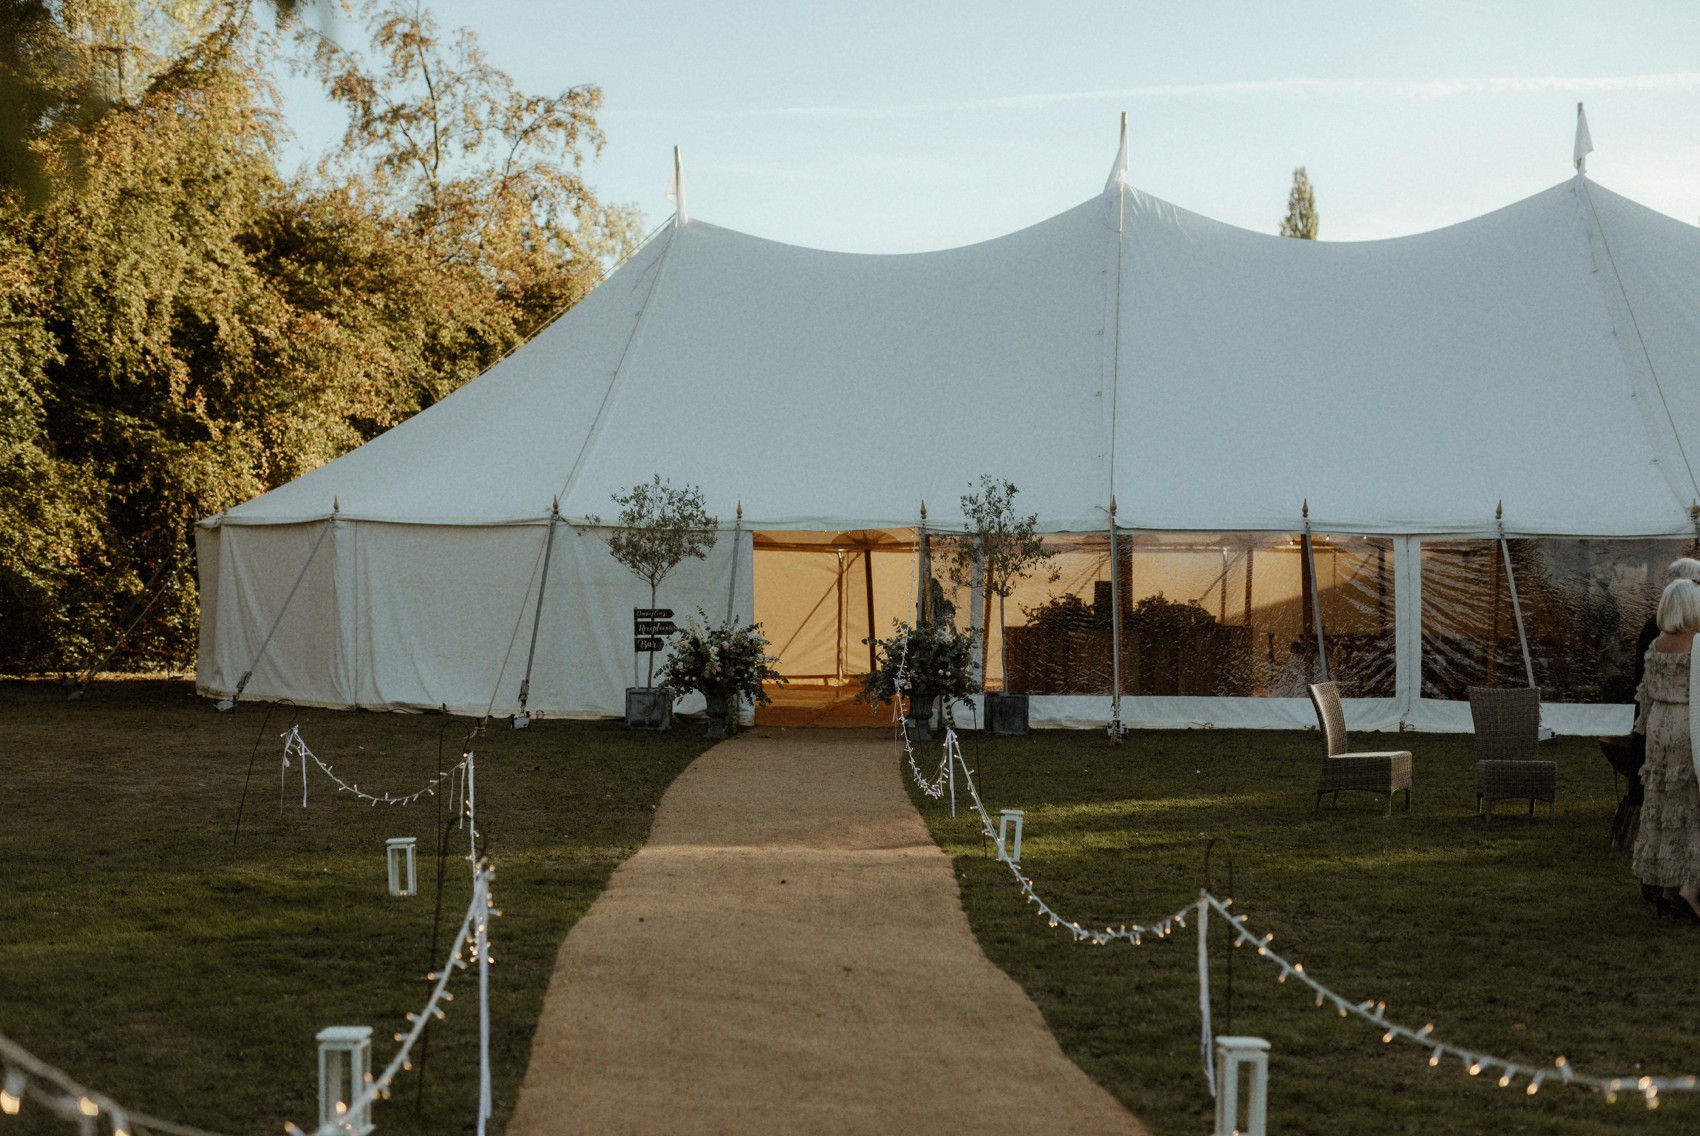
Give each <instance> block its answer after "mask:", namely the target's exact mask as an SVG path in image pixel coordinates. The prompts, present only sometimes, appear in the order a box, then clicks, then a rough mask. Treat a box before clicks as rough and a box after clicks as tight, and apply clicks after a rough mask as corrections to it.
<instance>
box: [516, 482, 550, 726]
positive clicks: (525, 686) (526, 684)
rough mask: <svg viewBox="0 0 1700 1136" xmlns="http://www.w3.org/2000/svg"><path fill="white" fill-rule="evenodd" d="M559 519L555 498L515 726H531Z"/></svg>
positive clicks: (520, 687)
mask: <svg viewBox="0 0 1700 1136" xmlns="http://www.w3.org/2000/svg"><path fill="white" fill-rule="evenodd" d="M560 519H561V499H560V498H559V497H557V498H555V503H554V504H553V505H551V506H550V507H549V535H548V536H547V537H546V538H544V541H543V578H542V579H541V580H539V581H538V583H537V610H536V612H535V613H533V615H532V617H531V646H530V647H529V648H528V649H527V650H526V652H525V678H524V679H523V680H522V681H521V682H520V684H519V714H518V715H516V716H515V718H514V724H515V726H518V725H519V723H520V722H521V721H523V722H525V723H526V725H530V724H531V716H530V715H529V714H527V713H526V701H527V700H528V699H529V698H530V697H531V664H532V662H533V661H534V660H535V659H536V658H537V633H538V631H539V630H540V629H541V628H542V626H543V594H544V592H545V591H547V590H548V587H549V560H550V558H551V557H552V556H553V555H554V553H555V522H557V521H559V520H560Z"/></svg>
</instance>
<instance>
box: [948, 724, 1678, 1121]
mask: <svg viewBox="0 0 1700 1136" xmlns="http://www.w3.org/2000/svg"><path fill="white" fill-rule="evenodd" d="M944 750H945V760H946V762H947V763H949V764H950V765H951V766H952V767H953V768H960V770H961V772H962V778H963V781H964V783H965V784H966V786H967V788H968V794H969V797H970V799H971V800H972V801H973V804H974V810H975V812H976V813H977V814H978V815H979V818H980V825H981V831H982V833H983V835H984V836H985V837H986V838H987V839H990V840H993V841H996V840H997V839H998V837H997V833H996V832H995V830H994V828H993V825H992V818H991V815H990V813H989V812H988V811H987V809H986V804H985V801H984V800H983V799H981V796H980V790H979V787H978V786H977V785H976V784H975V783H974V775H973V772H972V771H971V770H970V769H969V768H968V764H967V762H966V761H965V760H964V758H963V756H962V747H961V744H960V743H959V742H958V740H957V737H956V731H955V730H954V729H946V731H945V740H944ZM1001 851H1002V849H1001V846H1000V852H1001ZM999 858H1000V859H1002V860H1003V862H1004V863H1005V864H1006V865H1007V866H1008V868H1009V870H1010V873H1011V874H1012V875H1013V876H1014V877H1015V880H1016V883H1017V886H1018V887H1019V888H1020V889H1021V892H1022V895H1023V896H1024V898H1025V899H1026V901H1027V902H1028V903H1029V904H1032V905H1034V906H1035V907H1036V908H1037V909H1038V914H1039V917H1040V918H1042V919H1044V920H1045V921H1046V922H1047V923H1048V924H1049V925H1050V926H1052V927H1060V928H1062V929H1063V930H1064V931H1066V932H1067V933H1068V934H1069V935H1070V936H1071V937H1072V938H1073V939H1074V940H1075V941H1076V942H1090V943H1092V944H1093V945H1095V946H1100V947H1101V946H1104V945H1106V944H1108V943H1113V942H1116V941H1118V940H1120V941H1124V942H1128V943H1131V944H1133V945H1134V946H1139V945H1141V944H1142V943H1143V942H1144V941H1145V940H1147V939H1156V940H1163V939H1168V938H1171V937H1173V935H1174V932H1175V930H1176V929H1177V928H1185V927H1186V925H1187V919H1188V918H1192V919H1193V920H1194V922H1195V924H1196V926H1197V928H1198V930H1199V934H1200V950H1199V967H1200V976H1199V977H1200V983H1201V985H1207V983H1208V972H1207V970H1206V967H1207V965H1208V964H1207V961H1206V953H1205V951H1204V950H1203V936H1204V934H1205V933H1206V929H1207V926H1208V923H1207V916H1208V913H1209V912H1210V911H1211V910H1214V911H1216V912H1217V913H1218V914H1219V915H1221V916H1222V917H1223V918H1224V919H1225V920H1226V922H1227V925H1228V927H1229V928H1230V929H1231V933H1232V936H1233V945H1234V947H1235V948H1236V949H1238V948H1243V947H1247V946H1250V947H1252V948H1254V954H1255V956H1256V957H1257V958H1258V959H1260V960H1262V961H1264V962H1267V963H1268V964H1269V965H1270V966H1271V967H1272V968H1276V977H1275V980H1276V982H1278V983H1281V984H1286V983H1289V982H1297V983H1299V984H1301V985H1303V986H1305V987H1307V988H1308V989H1309V990H1310V992H1311V996H1312V1000H1313V1001H1314V1002H1315V1004H1316V1005H1317V1006H1318V1007H1320V1008H1323V1009H1332V1010H1333V1011H1334V1012H1335V1013H1336V1014H1338V1016H1339V1017H1341V1018H1353V1017H1355V1018H1359V1019H1361V1020H1363V1021H1365V1022H1368V1023H1370V1024H1371V1025H1373V1026H1375V1027H1376V1028H1377V1029H1378V1030H1380V1031H1381V1040H1382V1043H1383V1044H1386V1045H1391V1044H1392V1043H1393V1042H1395V1041H1406V1042H1410V1043H1413V1044H1416V1045H1418V1046H1421V1047H1422V1048H1424V1049H1427V1050H1428V1051H1429V1056H1428V1063H1429V1066H1430V1067H1431V1068H1435V1067H1438V1066H1440V1064H1441V1063H1442V1062H1444V1061H1448V1060H1451V1061H1456V1062H1458V1063H1459V1065H1460V1067H1461V1068H1462V1069H1463V1070H1464V1072H1465V1073H1466V1074H1467V1075H1469V1076H1471V1077H1480V1076H1488V1077H1491V1078H1492V1079H1493V1080H1494V1082H1495V1083H1496V1084H1497V1085H1498V1086H1499V1087H1500V1088H1502V1089H1509V1088H1513V1087H1521V1088H1522V1090H1523V1092H1524V1093H1525V1094H1526V1095H1528V1096H1534V1095H1535V1094H1536V1093H1538V1092H1539V1091H1540V1089H1541V1086H1542V1085H1544V1084H1546V1083H1548V1082H1549V1081H1553V1080H1556V1081H1558V1082H1559V1083H1560V1084H1565V1085H1574V1086H1577V1087H1579V1088H1585V1089H1590V1090H1592V1091H1594V1092H1597V1093H1600V1094H1601V1095H1602V1096H1603V1097H1604V1098H1605V1099H1606V1100H1607V1101H1608V1102H1615V1101H1617V1100H1618V1099H1619V1098H1620V1097H1623V1096H1627V1095H1635V1096H1639V1097H1641V1099H1642V1100H1643V1101H1644V1102H1645V1103H1646V1105H1647V1107H1648V1108H1657V1107H1659V1098H1660V1096H1661V1094H1666V1093H1688V1092H1695V1091H1700V1076H1694V1075H1684V1076H1658V1077H1655V1076H1647V1075H1642V1074H1635V1075H1633V1076H1601V1075H1599V1074H1590V1073H1584V1072H1582V1071H1581V1070H1579V1069H1577V1068H1576V1066H1575V1065H1573V1064H1572V1063H1571V1062H1570V1061H1569V1060H1568V1059H1567V1058H1565V1057H1563V1056H1558V1057H1555V1058H1554V1059H1553V1061H1552V1064H1551V1065H1550V1066H1547V1065H1536V1064H1532V1063H1530V1062H1527V1061H1512V1060H1510V1059H1509V1058H1504V1057H1499V1056H1495V1055H1494V1054H1491V1053H1486V1052H1484V1051H1481V1050H1477V1049H1472V1048H1468V1047H1465V1046H1461V1045H1456V1044H1453V1043H1452V1042H1448V1041H1443V1040H1441V1039H1440V1038H1439V1037H1437V1036H1436V1034H1435V1027H1434V1023H1433V1022H1429V1023H1426V1024H1424V1025H1423V1026H1421V1027H1418V1028H1413V1027H1411V1026H1408V1025H1405V1024H1403V1023H1400V1022H1396V1021H1394V1020H1392V1019H1391V1018H1390V1017H1388V1012H1387V1003H1386V1002H1385V1001H1384V1000H1379V999H1368V1000H1365V1001H1354V1000H1352V999H1350V998H1347V997H1345V996H1344V995H1341V994H1338V993H1336V992H1335V991H1334V990H1332V989H1330V988H1329V987H1327V986H1325V985H1324V984H1323V983H1321V982H1320V981H1318V980H1317V978H1316V977H1315V976H1314V975H1312V974H1311V973H1310V972H1309V971H1308V970H1306V969H1305V966H1304V964H1303V963H1300V962H1294V961H1292V960H1291V959H1288V958H1286V957H1284V956H1282V955H1280V954H1278V953H1277V952H1276V951H1275V950H1274V949H1273V948H1272V947H1271V946H1270V944H1271V943H1272V942H1273V941H1274V938H1275V936H1274V934H1273V933H1264V934H1261V935H1260V934H1257V933H1255V932H1254V931H1252V930H1251V929H1250V927H1249V926H1248V923H1249V917H1248V916H1246V915H1241V914H1236V913H1234V912H1232V911H1230V910H1229V908H1230V906H1231V905H1232V904H1233V902H1234V901H1233V899H1232V898H1231V897H1230V898H1227V899H1222V898H1218V897H1217V896H1215V895H1213V894H1211V892H1210V891H1209V890H1208V889H1201V890H1200V892H1199V897H1198V899H1197V900H1196V901H1194V902H1191V903H1188V904H1187V905H1186V906H1185V907H1182V908H1179V909H1177V910H1175V911H1174V912H1172V913H1170V914H1169V915H1167V916H1164V917H1162V918H1159V919H1154V920H1152V921H1151V922H1150V923H1133V924H1121V925H1119V926H1106V927H1092V926H1087V925H1086V924H1083V923H1081V922H1080V921H1079V920H1077V919H1070V918H1068V917H1067V916H1065V915H1062V914H1060V913H1059V912H1057V911H1056V910H1055V909H1054V908H1052V907H1051V906H1050V905H1049V904H1048V903H1046V902H1045V901H1044V899H1042V898H1041V897H1040V896H1039V894H1038V893H1037V892H1036V891H1035V890H1034V888H1033V879H1032V877H1031V876H1029V875H1027V874H1026V872H1025V871H1023V869H1022V867H1021V865H1020V863H1018V862H1016V861H1015V860H1014V859H1013V857H1010V856H1006V855H1000V857H999ZM1204 1026H1205V1031H1206V1039H1205V1050H1206V1053H1208V1050H1209V1039H1208V1031H1209V1019H1208V1016H1206V1017H1205V1021H1204ZM1206 1069H1207V1075H1208V1069H1209V1062H1208V1059H1207V1060H1206Z"/></svg>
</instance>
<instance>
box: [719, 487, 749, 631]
mask: <svg viewBox="0 0 1700 1136" xmlns="http://www.w3.org/2000/svg"><path fill="white" fill-rule="evenodd" d="M743 548H744V503H743V502H742V501H739V502H738V520H737V522H736V523H735V524H733V526H732V579H731V580H730V581H728V582H727V584H726V622H728V623H730V622H732V616H733V615H734V614H735V612H734V611H733V606H734V605H735V604H736V603H737V602H738V555H739V553H741V552H742V551H743ZM750 618H751V619H754V618H755V613H754V612H751V613H750Z"/></svg>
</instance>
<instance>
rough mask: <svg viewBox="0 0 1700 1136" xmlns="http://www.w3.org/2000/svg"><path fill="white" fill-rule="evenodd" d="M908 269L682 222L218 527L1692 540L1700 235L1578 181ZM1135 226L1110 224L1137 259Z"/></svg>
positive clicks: (1160, 226) (1066, 223) (1135, 204)
mask: <svg viewBox="0 0 1700 1136" xmlns="http://www.w3.org/2000/svg"><path fill="white" fill-rule="evenodd" d="M1120 192H1121V194H1122V196H1121V198H1120V200H1119V201H1118V200H1117V199H1116V197H1115V196H1114V194H1113V193H1112V194H1111V196H1109V197H1108V198H1103V199H1100V198H1094V199H1092V200H1090V201H1087V202H1085V203H1083V204H1081V205H1079V206H1077V207H1075V208H1073V209H1070V210H1068V211H1067V212H1065V213H1062V214H1059V215H1058V216H1056V217H1053V218H1051V219H1049V220H1047V221H1043V222H1041V223H1039V224H1037V225H1034V226H1032V227H1030V228H1027V229H1024V230H1021V231H1019V232H1016V233H1012V234H1010V235H1008V236H1004V237H1000V238H997V239H995V240H991V241H987V242H984V243H982V244H977V245H972V246H969V247H966V248H958V249H951V250H946V251H942V252H929V253H919V254H912V255H899V256H883V255H882V256H868V255H856V254H845V253H831V252H821V251H816V250H811V249H803V248H797V247H793V246H788V245H783V244H778V243H775V242H771V241H766V240H762V239H760V238H757V237H752V236H747V235H744V234H741V233H736V232H732V231H730V230H726V229H722V228H718V227H716V226H713V225H709V224H704V223H702V222H700V221H694V220H693V221H690V222H688V223H685V224H682V225H674V226H670V227H669V228H668V229H666V230H665V231H664V232H663V233H661V234H660V235H658V236H657V237H656V238H655V239H653V240H651V241H650V242H649V243H647V244H646V245H645V246H644V247H643V248H642V249H640V250H639V251H638V252H637V253H636V254H635V255H634V256H633V257H632V259H631V260H630V261H628V262H627V263H626V264H625V265H623V266H622V267H621V268H619V269H618V270H617V271H615V272H614V273H612V274H611V275H610V277H609V278H608V279H607V280H606V281H605V282H604V283H603V284H602V285H601V286H600V287H598V288H597V289H596V290H595V291H594V292H593V293H592V294H591V295H590V296H588V297H587V298H586V299H585V300H583V301H582V302H581V303H580V304H578V305H577V306H576V307H574V308H573V309H572V310H570V311H569V312H567V313H566V314H565V315H564V316H562V317H561V318H560V319H559V320H557V321H556V322H555V323H553V324H552V325H551V326H550V327H548V328H547V329H546V330H545V331H543V332H542V333H541V334H540V335H538V336H537V337H536V338H534V339H533V340H531V341H530V342H529V343H527V344H526V345H525V346H523V347H522V348H520V349H519V350H518V351H516V352H515V353H514V354H513V355H512V356H510V357H509V358H508V359H506V360H504V361H503V362H502V363H500V364H498V365H497V366H495V367H494V368H492V369H491V370H490V371H489V372H487V373H486V374H485V375H483V376H482V377H480V378H478V379H476V380H474V381H473V382H471V383H469V384H467V385H466V386H465V387H463V388H462V389H461V390H459V391H457V392H456V393H455V394H453V395H451V396H450V397H448V398H447V399H445V400H443V401H442V402H440V403H438V404H437V405H435V406H433V407H431V408H429V409H428V410H426V411H424V412H422V413H420V414H418V415H416V416H415V417H414V418H412V419H410V420H409V421H407V422H405V423H403V424H401V425H399V426H397V427H396V428H394V429H392V430H390V431H389V432H387V433H386V434H384V435H382V436H380V437H379V438H377V439H375V440H373V441H372V442H370V443H368V444H367V445H365V446H363V447H361V448H360V449H358V450H356V451H354V452H353V453H350V454H348V455H346V456H344V457H342V458H340V459H338V460H337V461H334V462H331V463H329V464H328V465H326V466H324V467H323V468H321V469H319V470H316V471H314V472H312V473H310V474H307V475H306V476H304V477H302V478H299V479H298V480H296V481H294V482H291V483H290V484H288V485H285V486H282V487H280V488H278V489H276V490H273V491H272V492H270V493H267V494H265V495H264V496H261V497H259V498H256V499H255V500H253V501H250V502H248V503H246V504H244V505H241V506H238V507H237V508H234V509H232V510H230V511H229V512H228V513H226V514H223V515H222V516H221V518H218V519H216V520H215V521H214V522H211V523H226V524H276V523H290V522H299V521H304V520H309V519H314V518H320V517H324V516H325V515H327V514H328V513H329V512H330V511H331V509H332V507H333V502H334V503H335V504H336V506H337V507H339V508H340V510H341V514H342V516H344V517H345V518H352V519H362V520H380V521H392V522H402V523H421V524H499V523H514V522H527V521H541V520H542V519H543V518H545V517H547V516H548V515H549V510H550V508H551V504H552V502H554V501H555V500H557V499H558V500H559V502H560V507H561V511H562V513H563V514H564V515H566V516H567V517H569V518H573V519H579V518H583V517H585V516H586V515H589V514H599V513H600V514H608V513H611V512H612V511H613V509H612V505H611V501H610V496H611V494H613V493H615V492H619V491H622V490H624V489H626V488H627V487H629V486H631V485H633V484H634V483H636V482H638V481H644V480H648V479H649V478H650V476H651V475H653V474H655V473H660V474H662V475H663V476H665V477H668V478H670V479H672V480H673V481H674V482H675V483H679V482H688V483H692V484H696V485H698V486H701V487H702V489H703V491H704V494H705V497H706V499H707V503H708V506H709V508H710V510H711V511H713V512H716V513H717V514H718V515H720V516H721V517H722V518H729V517H730V515H731V514H732V512H733V510H734V508H735V506H736V505H737V504H738V503H740V502H741V503H742V505H743V509H744V517H745V526H746V527H747V528H761V529H785V528H790V529H807V530H848V529H864V528H866V529H876V528H887V527H900V526H905V525H912V524H914V523H915V519H916V515H917V512H918V509H919V506H920V504H921V502H922V501H925V502H926V504H927V508H928V513H929V523H930V524H934V525H937V526H939V527H955V526H957V525H959V524H960V520H961V518H960V514H959V507H958V497H959V496H960V495H961V494H962V493H963V492H964V491H966V490H967V488H968V487H969V485H970V483H971V482H972V481H974V480H975V479H976V478H977V477H978V475H980V474H981V473H993V474H995V475H996V476H998V477H1000V478H1007V479H1009V480H1011V481H1013V482H1014V483H1015V484H1016V485H1018V486H1019V487H1020V490H1021V495H1020V497H1019V498H1018V505H1019V507H1020V508H1021V510H1022V512H1024V513H1025V512H1036V513H1038V515H1039V518H1040V526H1041V528H1043V529H1047V530H1052V531H1088V530H1098V529H1102V528H1104V527H1105V526H1106V524H1107V521H1108V517H1107V511H1106V510H1107V506H1108V504H1109V502H1110V500H1111V497H1112V494H1113V495H1114V498H1115V500H1116V503H1117V506H1118V522H1119V523H1120V524H1121V525H1122V526H1123V527H1128V528H1148V529H1166V530H1199V531H1293V530H1294V529H1295V528H1296V527H1298V526H1299V525H1300V523H1301V521H1300V514H1301V510H1302V508H1303V505H1304V503H1305V502H1308V504H1309V509H1310V518H1311V521H1312V523H1313V525H1314V526H1315V527H1316V528H1317V529H1318V530H1319V531H1335V532H1385V533H1461V532H1483V531H1491V530H1492V528H1493V525H1494V511H1495V506H1496V504H1498V503H1499V502H1501V501H1503V503H1504V509H1505V524H1506V527H1507V529H1508V530H1509V531H1511V532H1514V533H1524V534H1531V535H1533V534H1573V535H1598V536H1634V535H1652V534H1684V533H1687V532H1690V531H1692V529H1691V520H1690V517H1689V506H1690V504H1691V503H1692V502H1693V501H1694V500H1695V499H1696V498H1697V497H1700V487H1697V485H1696V481H1695V474H1694V468H1693V464H1692V463H1700V452H1696V453H1694V454H1692V455H1690V454H1689V453H1688V452H1686V451H1685V449H1684V443H1685V442H1686V444H1687V445H1688V446H1689V447H1693V448H1695V449H1697V450H1700V429H1697V428H1700V230H1697V229H1695V228H1694V227H1693V226H1689V225H1686V224H1683V223H1681V222H1678V221H1675V220H1673V219H1671V218H1668V217H1665V216H1663V215H1661V214H1658V213H1655V212H1653V211H1651V210H1649V209H1646V208H1644V207H1642V206H1639V205H1637V204H1635V203H1634V202H1632V201H1629V200H1627V199H1625V198H1622V197H1619V196H1618V195H1616V194H1613V193H1611V192H1610V191H1608V190H1605V189H1604V188H1602V187H1600V186H1598V185H1593V184H1592V183H1588V182H1586V181H1585V180H1584V179H1582V178H1580V177H1578V178H1576V179H1572V180H1568V181H1566V182H1564V183H1561V184H1560V185H1557V186H1555V187H1553V188H1551V189H1549V190H1546V191H1544V192H1542V193H1539V194H1536V195H1535V196H1533V197H1530V198H1528V199H1526V200H1524V201H1521V202H1518V203H1516V204H1514V205H1511V206H1508V207H1506V208H1504V209H1501V210H1499V211H1497V212H1494V213H1491V214H1488V215H1486V216H1483V217H1479V218H1476V219H1475V220H1472V221H1468V222H1465V223H1463V224H1460V225H1456V226H1452V227H1449V228H1446V229H1441V230H1437V231H1434V232H1430V233H1422V234H1418V235H1415V236H1409V237H1401V238H1396V239H1393V240H1383V241H1371V242H1362V243H1340V242H1311V241H1297V240H1289V239H1284V238H1280V237H1274V236H1266V235H1262V234H1257V233H1252V232H1248V231H1246V230H1243V229H1237V228H1234V227H1232V226H1229V225H1224V224H1221V223H1219V222H1216V221H1212V220H1209V219H1207V218H1204V217H1201V216H1198V215H1196V214H1193V213H1189V212H1187V211H1185V210H1183V209H1179V208H1176V207H1175V206H1172V205H1169V204H1167V203H1165V202H1162V201H1160V200H1157V199H1155V198H1152V197H1150V196H1147V195H1145V194H1143V193H1140V192H1139V191H1137V190H1133V189H1130V188H1129V189H1121V190H1120ZM1118 225H1119V233H1118Z"/></svg>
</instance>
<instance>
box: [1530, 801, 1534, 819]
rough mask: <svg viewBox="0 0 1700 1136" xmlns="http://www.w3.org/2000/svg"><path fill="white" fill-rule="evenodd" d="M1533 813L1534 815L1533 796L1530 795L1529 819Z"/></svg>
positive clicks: (1532, 816)
mask: <svg viewBox="0 0 1700 1136" xmlns="http://www.w3.org/2000/svg"><path fill="white" fill-rule="evenodd" d="M1534 815H1535V798H1533V797H1530V798H1529V817H1530V819H1533V818H1534Z"/></svg>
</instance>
